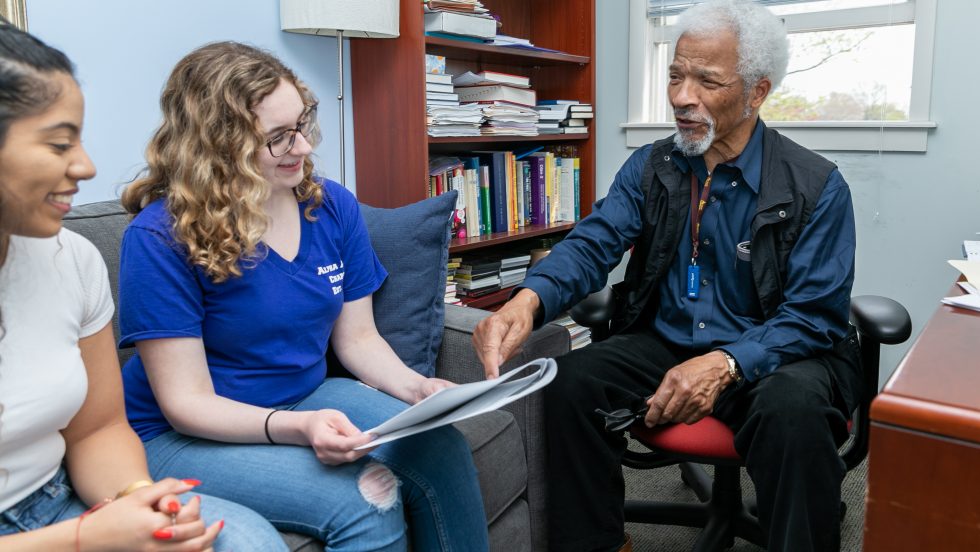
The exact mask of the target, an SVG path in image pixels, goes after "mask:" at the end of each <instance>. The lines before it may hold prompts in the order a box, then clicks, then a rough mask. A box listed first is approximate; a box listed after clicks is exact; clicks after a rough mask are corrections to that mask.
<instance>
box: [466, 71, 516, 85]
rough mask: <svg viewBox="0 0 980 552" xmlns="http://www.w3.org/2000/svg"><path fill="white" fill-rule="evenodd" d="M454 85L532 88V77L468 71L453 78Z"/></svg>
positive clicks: (496, 72)
mask: <svg viewBox="0 0 980 552" xmlns="http://www.w3.org/2000/svg"><path fill="white" fill-rule="evenodd" d="M453 84H454V85H456V86H478V85H490V84H506V85H509V86H516V87H518V88H530V87H531V79H530V77H524V76H521V75H512V74H510V73H500V72H498V71H480V72H479V73H473V72H472V71H467V72H465V73H463V74H461V75H456V76H455V77H453Z"/></svg>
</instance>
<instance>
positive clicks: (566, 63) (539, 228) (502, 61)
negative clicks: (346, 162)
mask: <svg viewBox="0 0 980 552" xmlns="http://www.w3.org/2000/svg"><path fill="white" fill-rule="evenodd" d="M483 3H484V5H485V6H486V7H487V8H488V9H489V10H490V12H491V13H493V14H495V15H498V16H500V20H501V21H502V22H503V27H502V28H500V32H501V33H503V34H507V35H511V36H516V37H520V38H527V39H529V40H531V42H532V43H534V45H535V46H539V47H542V48H548V49H551V50H558V51H559V52H561V53H553V52H542V51H534V50H524V49H519V48H510V47H502V46H492V45H486V44H481V43H474V42H465V41H458V40H452V39H447V38H437V37H429V36H425V34H424V32H423V18H422V3H421V2H409V1H404V2H401V8H400V9H401V11H400V16H401V20H400V28H401V29H400V36H399V37H398V38H396V39H357V38H354V39H351V48H350V50H351V96H352V98H351V100H352V104H353V105H352V107H353V113H354V124H353V126H354V146H355V151H356V162H355V164H356V168H357V196H358V199H359V200H360V201H361V202H363V203H367V204H368V205H373V206H376V207H388V208H391V207H398V206H402V205H407V204H409V203H414V202H416V201H420V200H422V199H425V197H426V196H427V191H428V188H429V170H428V162H429V155H430V153H445V152H465V151H470V150H475V149H481V150H486V149H499V150H507V149H515V148H516V149H519V148H521V147H524V146H527V145H531V144H533V145H548V144H555V145H562V144H566V145H574V146H575V147H576V149H577V151H578V156H579V158H580V159H581V163H580V164H581V169H580V170H581V172H580V190H579V197H580V204H579V209H580V211H581V214H582V216H583V217H584V216H586V215H588V214H589V213H590V212H591V209H592V204H593V203H594V202H595V138H594V129H595V120H594V119H593V121H592V122H591V123H589V134H568V135H565V134H558V135H541V136H532V137H521V136H479V137H438V138H435V137H430V136H429V135H428V134H427V132H426V111H425V54H426V53H430V54H437V55H443V56H446V58H447V59H449V60H454V61H460V62H465V63H466V64H468V65H469V66H470V67H472V69H471V70H473V71H483V70H489V71H501V72H505V73H512V74H518V75H525V76H528V77H530V78H531V86H532V88H534V90H536V91H537V94H538V98H539V99H577V100H580V101H582V102H584V103H591V104H592V105H593V106H594V105H595V67H594V65H593V63H592V60H593V59H595V0H483ZM598 115H601V114H597V116H598ZM572 226H574V224H573V223H559V224H551V225H534V226H529V227H525V228H521V229H519V230H515V231H512V232H501V233H498V234H492V235H489V236H474V237H471V238H466V239H464V240H454V241H453V243H452V245H451V247H450V249H451V250H452V251H453V252H460V251H472V250H476V249H482V248H486V247H492V246H495V245H498V244H503V243H508V242H511V241H515V240H521V239H524V238H532V237H536V236H548V235H551V234H558V233H562V232H567V231H568V230H569V229H570V228H571V227H572Z"/></svg>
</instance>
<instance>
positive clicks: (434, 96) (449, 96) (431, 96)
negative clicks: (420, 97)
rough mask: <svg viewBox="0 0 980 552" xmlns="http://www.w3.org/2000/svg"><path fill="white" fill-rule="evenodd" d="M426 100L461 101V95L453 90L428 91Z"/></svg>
mask: <svg viewBox="0 0 980 552" xmlns="http://www.w3.org/2000/svg"><path fill="white" fill-rule="evenodd" d="M425 99H426V100H449V101H459V95H458V94H453V93H452V92H449V93H446V92H426V93H425Z"/></svg>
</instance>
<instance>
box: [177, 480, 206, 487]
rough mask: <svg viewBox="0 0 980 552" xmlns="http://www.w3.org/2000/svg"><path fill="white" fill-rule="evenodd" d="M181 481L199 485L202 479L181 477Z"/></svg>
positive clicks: (194, 485)
mask: <svg viewBox="0 0 980 552" xmlns="http://www.w3.org/2000/svg"><path fill="white" fill-rule="evenodd" d="M181 481H183V482H184V483H187V484H188V485H190V486H191V487H197V486H198V485H200V484H201V480H199V479H181Z"/></svg>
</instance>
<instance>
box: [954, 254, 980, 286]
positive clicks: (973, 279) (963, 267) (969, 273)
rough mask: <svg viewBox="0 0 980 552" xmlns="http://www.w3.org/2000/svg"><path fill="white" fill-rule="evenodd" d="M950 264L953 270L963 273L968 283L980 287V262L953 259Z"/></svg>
mask: <svg viewBox="0 0 980 552" xmlns="http://www.w3.org/2000/svg"><path fill="white" fill-rule="evenodd" d="M948 262H949V264H950V265H952V266H953V268H955V269H956V270H959V271H960V272H962V273H963V276H966V280H967V281H968V282H970V283H971V284H973V285H975V286H980V261H963V260H959V259H952V260H950V261H948Z"/></svg>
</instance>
